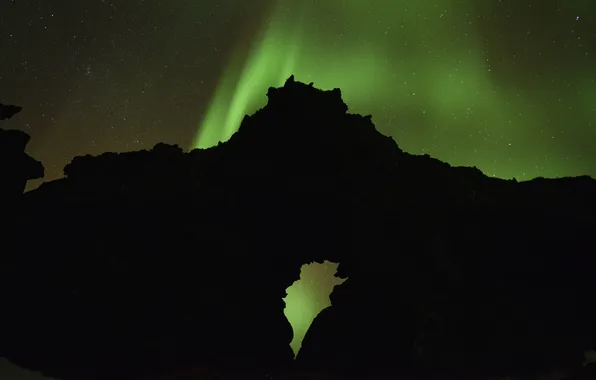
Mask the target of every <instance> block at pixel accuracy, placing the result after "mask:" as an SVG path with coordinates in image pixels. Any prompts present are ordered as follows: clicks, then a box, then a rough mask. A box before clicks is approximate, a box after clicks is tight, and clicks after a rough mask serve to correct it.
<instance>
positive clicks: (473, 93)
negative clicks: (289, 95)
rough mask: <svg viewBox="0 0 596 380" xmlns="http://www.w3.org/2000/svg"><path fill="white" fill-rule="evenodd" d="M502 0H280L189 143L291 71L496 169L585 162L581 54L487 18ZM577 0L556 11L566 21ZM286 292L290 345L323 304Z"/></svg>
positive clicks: (217, 132) (399, 132) (504, 174)
mask: <svg viewBox="0 0 596 380" xmlns="http://www.w3.org/2000/svg"><path fill="white" fill-rule="evenodd" d="M480 3H482V4H480ZM489 3H490V4H489ZM505 3H507V2H501V1H499V2H498V3H497V2H474V1H471V0H470V1H466V0H435V1H432V2H431V1H407V0H369V1H358V0H311V1H308V2H304V1H298V0H279V1H278V2H277V6H276V7H275V8H274V9H273V10H272V12H271V15H270V17H269V18H268V20H267V23H266V25H264V26H263V28H262V29H261V31H260V34H259V35H258V36H256V37H255V38H254V41H253V44H252V45H251V48H250V49H248V53H247V54H245V53H239V54H238V55H237V56H236V57H235V58H234V59H232V61H231V62H230V66H229V67H228V70H227V71H225V72H224V75H223V77H222V78H221V82H220V85H219V86H218V88H217V91H216V93H215V94H214V97H213V100H212V103H211V105H210V107H209V109H208V112H207V114H206V117H205V118H204V119H203V120H202V122H201V124H200V128H199V133H198V135H197V138H196V141H195V144H194V146H195V147H198V148H207V147H210V146H213V145H216V144H217V143H218V142H219V141H226V140H228V139H229V138H230V137H231V135H232V134H233V133H234V132H235V131H236V130H237V128H238V126H239V124H240V122H241V120H242V118H243V117H244V115H246V114H252V113H253V112H255V111H256V110H257V109H259V108H261V107H263V106H264V105H265V104H266V100H267V99H266V93H267V89H268V87H270V86H274V87H279V86H282V85H283V83H284V82H285V80H286V79H287V78H288V77H289V76H290V75H292V74H294V75H295V78H296V80H298V81H302V82H306V83H309V82H314V84H315V86H316V87H317V88H321V89H325V90H329V89H333V88H340V89H341V90H342V96H343V99H344V101H345V102H346V104H348V106H349V107H350V112H353V113H360V114H372V115H373V121H374V123H375V125H376V126H377V128H378V129H379V130H380V131H381V132H382V133H384V134H386V135H390V136H392V137H393V138H394V139H395V140H396V141H397V143H398V144H399V145H400V147H401V148H402V149H403V150H405V151H406V152H409V153H414V154H423V153H428V154H430V155H431V156H434V157H436V158H439V159H441V160H443V161H446V162H448V163H450V164H452V165H464V166H476V167H478V168H479V169H481V170H482V171H483V172H484V173H486V174H487V175H492V176H496V177H501V178H512V177H515V178H517V179H518V180H527V179H531V178H534V177H537V176H543V177H559V176H569V175H583V174H586V173H588V172H589V168H590V167H589V166H588V163H587V160H586V157H585V156H586V155H587V154H588V152H590V151H592V150H591V149H592V148H590V147H587V148H586V147H584V148H583V149H582V150H581V152H583V156H582V153H579V151H577V152H576V147H577V146H578V142H579V144H581V141H596V130H595V129H594V128H593V125H596V107H595V106H594V104H596V84H595V82H594V80H592V81H586V80H585V78H583V77H582V75H583V76H585V75H586V74H585V70H584V71H582V70H583V69H582V70H574V69H573V67H574V66H573V64H572V63H569V62H579V59H580V58H581V57H580V56H579V55H578V56H577V57H576V58H577V59H575V61H573V60H571V57H572V56H570V57H569V60H563V61H557V60H556V58H557V57H554V58H553V57H551V58H550V59H547V58H544V59H542V58H540V57H541V56H542V55H543V54H552V52H550V53H549V50H548V49H546V50H545V49H544V48H543V46H544V44H545V43H544V41H545V40H543V39H544V38H545V37H544V33H541V32H534V33H529V32H527V29H524V28H520V29H519V31H517V32H513V31H511V30H508V29H507V27H504V26H502V25H498V22H497V21H492V20H495V19H497V20H498V18H495V17H496V16H494V15H495V14H496V15H500V14H505V15H507V11H505V10H499V9H498V7H504V6H505V5H503V4H505ZM576 3H577V4H579V3H581V4H583V5H584V8H586V7H588V2H576ZM566 4H567V3H566ZM577 4H576V5H577ZM561 6H562V7H564V6H565V5H564V4H563V5H561ZM587 9H589V8H587ZM568 11H569V12H568ZM576 11H577V10H576V9H571V10H565V9H562V10H560V11H557V12H558V13H557V14H558V15H559V14H562V15H567V16H565V17H569V20H570V21H569V22H570V23H572V22H577V19H576V17H575V13H573V12H576ZM499 12H501V13H499ZM566 12H567V13H566ZM499 17H500V16H499ZM505 17H508V16H505ZM557 17H562V16H557ZM524 22H527V23H533V24H532V30H534V31H536V30H542V29H540V28H548V26H541V25H542V24H544V25H547V24H548V23H546V24H545V23H542V24H540V23H538V21H536V22H535V23H534V21H532V19H527V20H526V21H524ZM509 29H511V28H509ZM545 30H546V29H545ZM508 32H509V34H507V33H508ZM513 33H520V34H519V35H514V34H513ZM557 33H558V32H557ZM547 38H548V37H547ZM547 42H548V43H550V42H552V41H550V42H549V41H547ZM541 46H542V47H541ZM548 46H550V45H548ZM537 49H542V50H537ZM239 51H240V50H239ZM242 51H246V49H244V50H242ZM577 54H579V53H577ZM582 54H583V53H582ZM537 57H538V58H537ZM582 59H583V58H582ZM559 62H563V63H559ZM565 62H567V63H565ZM583 62H584V65H585V64H586V62H587V61H583ZM561 65H567V66H561ZM577 65H579V63H578V64H577ZM578 67H579V66H578ZM586 70H587V69H586ZM528 73H542V74H540V75H538V74H536V75H529V74H528ZM563 74H564V75H565V77H564V79H563V77H562V75H563ZM571 122H572V123H574V124H577V125H579V126H585V128H583V129H582V127H577V126H576V127H575V128H573V129H571V127H569V126H568V124H569V123H571ZM565 128H569V129H565ZM574 134H575V135H574ZM289 293H290V295H289V296H288V298H287V301H288V302H287V304H288V308H287V310H286V314H287V315H288V318H289V319H290V322H291V323H292V325H293V327H294V329H295V331H296V334H297V338H296V340H295V341H294V342H293V343H292V347H293V348H294V350H295V351H296V350H297V349H298V348H299V347H300V342H301V337H302V336H303V334H304V332H305V331H306V329H307V328H308V326H309V325H310V322H311V320H312V318H314V316H315V315H316V314H317V313H318V311H319V310H320V309H321V308H320V307H317V308H315V307H314V306H313V305H314V302H315V301H314V300H313V299H312V298H309V297H312V296H311V295H309V294H308V292H306V291H305V290H304V288H303V287H302V285H301V286H299V285H295V287H294V288H292V289H291V290H290V291H289ZM317 302H318V301H317ZM319 306H320V305H319Z"/></svg>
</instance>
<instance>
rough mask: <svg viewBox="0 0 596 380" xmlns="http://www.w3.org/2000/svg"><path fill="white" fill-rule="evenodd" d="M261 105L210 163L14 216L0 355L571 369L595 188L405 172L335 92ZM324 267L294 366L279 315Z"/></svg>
mask: <svg viewBox="0 0 596 380" xmlns="http://www.w3.org/2000/svg"><path fill="white" fill-rule="evenodd" d="M268 97H269V102H268V104H267V106H266V107H265V108H263V109H261V110H260V111H258V112H256V113H255V114H254V115H252V116H247V117H246V118H245V119H244V120H243V122H242V125H241V127H240V129H239V131H238V132H237V133H236V134H235V135H234V136H232V138H231V139H230V141H228V142H226V143H222V144H220V145H218V146H216V147H213V148H210V149H205V150H193V151H191V152H188V153H184V152H183V151H182V149H180V148H178V147H177V146H171V145H165V144H158V145H156V146H155V147H154V148H153V149H152V150H150V151H139V152H130V153H122V154H116V153H105V154H103V155H100V156H97V157H92V156H85V157H75V158H74V159H73V160H72V162H71V163H70V164H69V165H67V166H66V167H65V169H64V173H65V178H64V179H60V180H56V181H52V182H48V183H45V184H43V185H42V186H41V187H39V188H38V189H37V190H34V191H31V192H28V193H26V194H25V195H23V196H21V195H19V196H20V198H22V202H21V203H20V204H19V207H18V210H16V211H14V212H12V213H11V214H6V216H5V218H4V220H5V221H8V220H9V221H10V222H9V223H8V222H5V223H4V225H3V229H2V231H3V232H2V236H1V240H0V244H1V246H0V250H1V252H2V258H3V264H2V266H1V267H0V281H1V283H0V284H1V286H2V288H1V289H0V291H1V292H2V295H3V310H2V314H1V317H0V318H2V320H1V322H2V323H1V326H2V330H1V339H0V356H4V357H6V358H8V359H9V360H11V361H12V362H13V363H15V364H18V365H21V366H23V367H26V368H30V369H34V370H41V371H43V372H44V373H45V374H47V375H49V376H53V377H57V378H61V379H63V380H70V379H73V380H78V379H90V380H95V379H105V378H111V379H148V378H151V379H166V378H168V379H170V378H185V377H184V376H186V375H183V374H187V375H188V374H194V375H188V376H187V377H186V378H191V377H193V376H194V377H197V376H199V375H197V374H198V373H199V374H204V373H205V372H209V373H212V372H213V371H216V372H221V371H227V372H233V373H242V374H243V375H242V376H244V377H243V378H246V376H247V374H254V375H255V376H257V375H258V376H261V377H262V376H263V374H265V373H268V374H270V375H273V376H277V375H279V374H281V373H286V372H288V371H294V372H308V371H311V372H313V373H321V372H322V373H326V374H327V376H329V377H330V378H331V377H336V378H337V377H357V376H367V374H372V373H383V372H390V373H402V374H405V375H406V374H407V376H414V377H416V376H418V377H420V376H422V377H424V378H436V376H439V375H438V374H440V376H441V377H445V376H459V378H461V379H464V378H476V379H478V378H484V377H489V376H499V375H509V374H515V375H519V376H526V377H527V376H533V375H534V374H538V373H546V372H548V371H550V370H551V369H564V370H565V371H568V372H572V371H575V370H576V369H577V368H579V367H580V365H581V363H582V360H583V357H582V352H583V351H584V349H586V348H588V347H591V346H593V345H594V343H595V335H594V321H596V314H595V310H594V306H593V302H592V295H593V294H594V291H595V290H596V289H595V285H596V282H595V281H594V280H593V279H594V278H595V275H596V273H595V272H596V269H595V268H596V266H595V265H594V264H595V263H594V254H593V252H594V238H593V228H594V225H596V204H595V195H596V181H594V180H593V179H591V178H589V177H578V178H562V179H541V178H539V179H535V180H532V181H528V182H516V181H505V180H500V179H494V178H489V177H486V176H485V175H483V174H482V172H480V171H479V170H477V169H475V168H467V167H452V166H450V165H448V164H446V163H443V162H440V161H438V160H436V159H433V158H431V157H429V156H416V155H411V154H408V153H405V152H403V151H402V150H401V149H400V148H399V147H398V145H397V144H396V143H395V142H394V141H393V140H392V139H391V138H389V137H386V136H383V135H381V134H380V133H379V132H378V131H377V130H376V129H375V127H374V125H373V124H372V121H371V117H369V116H360V115H353V114H349V113H348V112H347V106H346V105H345V104H344V103H343V101H342V100H341V93H340V91H339V90H333V91H320V90H318V89H316V88H314V87H313V86H312V85H306V84H303V83H299V82H294V80H293V78H290V79H289V80H288V81H287V82H286V84H285V86H284V87H282V88H278V89H274V88H272V89H270V90H269V93H268ZM19 148H20V147H19ZM21 151H22V150H21ZM4 162H9V161H4ZM20 173H24V172H23V171H21V172H20ZM37 174H39V172H38V173H37ZM35 177H36V176H35V175H32V174H28V175H24V174H23V175H21V177H19V178H20V179H19V181H22V179H23V178H27V179H31V178H35ZM17 182H18V181H17V180H16V179H14V180H12V179H11V180H10V181H5V182H3V183H2V186H3V187H6V186H8V187H10V186H13V183H14V186H15V188H16V183H17ZM18 183H19V185H18V188H20V189H21V190H20V193H22V186H21V184H20V183H21V182H18ZM11 191H12V190H11ZM6 199H8V198H6ZM6 199H5V200H4V203H5V204H6V203H7V201H6ZM325 259H327V260H331V261H336V262H339V263H340V266H339V270H338V275H339V276H341V277H344V278H345V277H347V278H348V279H347V280H346V282H345V283H344V284H342V285H341V286H339V287H337V288H336V290H335V292H334V293H333V295H332V302H333V307H331V308H329V309H327V310H325V311H324V312H322V313H321V314H320V315H319V316H318V317H317V318H316V319H315V321H314V323H313V326H312V328H311V329H310V330H309V332H308V333H307V335H306V338H305V340H304V342H303V345H302V350H301V351H300V354H299V355H298V357H297V359H296V360H295V361H294V360H293V354H292V351H291V349H290V346H289V343H290V341H291V339H292V332H291V328H290V326H289V324H288V322H287V321H286V319H285V317H284V315H283V308H284V304H283V301H282V297H283V296H284V295H285V289H286V288H287V287H288V286H290V285H291V284H292V283H293V282H294V281H295V280H297V279H298V277H299V273H300V266H301V265H302V264H304V263H307V262H312V261H323V260H325ZM174 374H179V375H174Z"/></svg>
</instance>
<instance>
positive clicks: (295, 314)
mask: <svg viewBox="0 0 596 380" xmlns="http://www.w3.org/2000/svg"><path fill="white" fill-rule="evenodd" d="M336 271H337V264H336V263H331V262H329V261H325V262H324V263H312V264H305V265H303V266H302V270H301V272H300V280H298V281H296V282H295V283H294V284H293V285H292V286H290V287H289V288H288V289H287V290H286V293H287V294H288V295H287V296H286V297H285V298H284V300H285V302H286V309H285V310H284V314H285V315H286V318H288V321H289V322H290V324H291V325H292V329H293V330H294V339H293V340H292V343H291V346H292V350H294V354H298V351H299V350H300V347H301V346H302V339H303V338H304V335H305V334H306V331H307V330H308V328H309V327H310V325H311V323H312V321H313V320H314V318H315V317H316V316H317V314H319V313H320V312H321V310H323V309H325V308H326V307H329V306H331V301H329V295H330V294H331V292H332V291H333V288H334V287H335V286H336V285H340V284H342V283H343V282H344V281H345V280H346V279H341V278H338V277H335V273H336Z"/></svg>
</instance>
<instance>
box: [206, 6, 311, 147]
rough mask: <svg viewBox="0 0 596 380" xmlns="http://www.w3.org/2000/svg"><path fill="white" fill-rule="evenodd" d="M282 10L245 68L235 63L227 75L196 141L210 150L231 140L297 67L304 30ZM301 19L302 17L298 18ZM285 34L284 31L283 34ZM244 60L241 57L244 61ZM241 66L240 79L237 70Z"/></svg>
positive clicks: (269, 25)
mask: <svg viewBox="0 0 596 380" xmlns="http://www.w3.org/2000/svg"><path fill="white" fill-rule="evenodd" d="M284 16H286V17H287V15H284V14H283V12H281V11H275V12H274V17H273V19H272V20H271V22H270V23H269V24H268V25H267V27H266V29H265V31H264V32H263V34H262V36H261V39H260V41H258V42H257V43H256V44H255V45H254V46H253V48H252V49H251V51H250V52H249V56H248V59H247V60H246V62H245V63H244V66H243V67H242V65H241V64H240V65H239V64H238V62H235V64H234V65H232V66H231V67H230V68H229V69H228V71H227V72H226V73H225V74H224V77H223V81H222V83H221V85H220V86H219V87H218V88H217V90H216V93H215V96H214V99H213V101H212V103H211V106H210V107H209V109H208V110H207V115H206V117H205V119H204V120H203V121H202V123H201V128H200V129H199V133H198V134H197V138H196V141H195V144H194V145H195V147H196V148H208V147H211V146H214V145H217V143H218V142H220V141H221V142H224V141H227V140H228V139H229V138H230V137H232V135H233V134H234V133H235V132H236V131H237V130H238V127H239V126H240V122H241V121H242V118H243V117H244V116H245V115H246V114H247V113H250V112H253V111H255V110H256V109H258V108H259V107H262V106H263V104H264V103H265V99H266V98H265V94H266V92H267V90H266V89H267V88H269V87H271V86H274V87H277V86H281V85H283V83H284V81H285V80H286V79H287V78H288V77H289V76H290V75H291V74H292V73H293V71H294V70H295V68H296V62H297V57H298V54H299V52H300V45H301V38H300V37H301V30H300V28H299V27H298V28H296V27H295V28H291V27H288V25H290V24H289V23H288V24H285V25H283V23H284V22H287V21H286V20H285V19H286V17H284ZM294 17H297V18H298V19H300V15H299V14H298V15H294ZM280 31H283V32H280ZM241 59H242V57H237V58H236V60H237V61H240V60H241ZM238 66H240V67H241V69H240V76H239V77H238V75H237V73H236V71H237V70H238V69H237V67H238Z"/></svg>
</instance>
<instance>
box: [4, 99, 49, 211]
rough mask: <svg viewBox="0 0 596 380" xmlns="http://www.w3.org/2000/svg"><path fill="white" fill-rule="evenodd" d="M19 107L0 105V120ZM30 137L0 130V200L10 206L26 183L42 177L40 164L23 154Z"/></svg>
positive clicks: (20, 193) (23, 133)
mask: <svg viewBox="0 0 596 380" xmlns="http://www.w3.org/2000/svg"><path fill="white" fill-rule="evenodd" d="M20 111H21V107H17V106H6V105H3V104H1V103H0V120H4V119H9V118H11V117H12V116H13V115H14V114H16V113H18V112H20ZM30 139H31V137H30V136H29V135H28V134H27V133H25V132H22V131H18V130H4V129H2V128H0V179H1V180H2V182H1V184H2V185H1V186H0V200H1V202H3V203H4V204H5V205H6V206H10V205H11V203H12V202H14V201H15V200H16V199H17V198H19V197H20V196H21V195H22V194H23V192H24V191H25V186H26V185H27V181H29V180H33V179H40V178H43V176H44V167H43V165H42V164H41V162H39V161H37V160H35V159H33V157H31V156H29V155H28V154H27V153H25V148H26V147H27V144H28V143H29V140H30Z"/></svg>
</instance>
